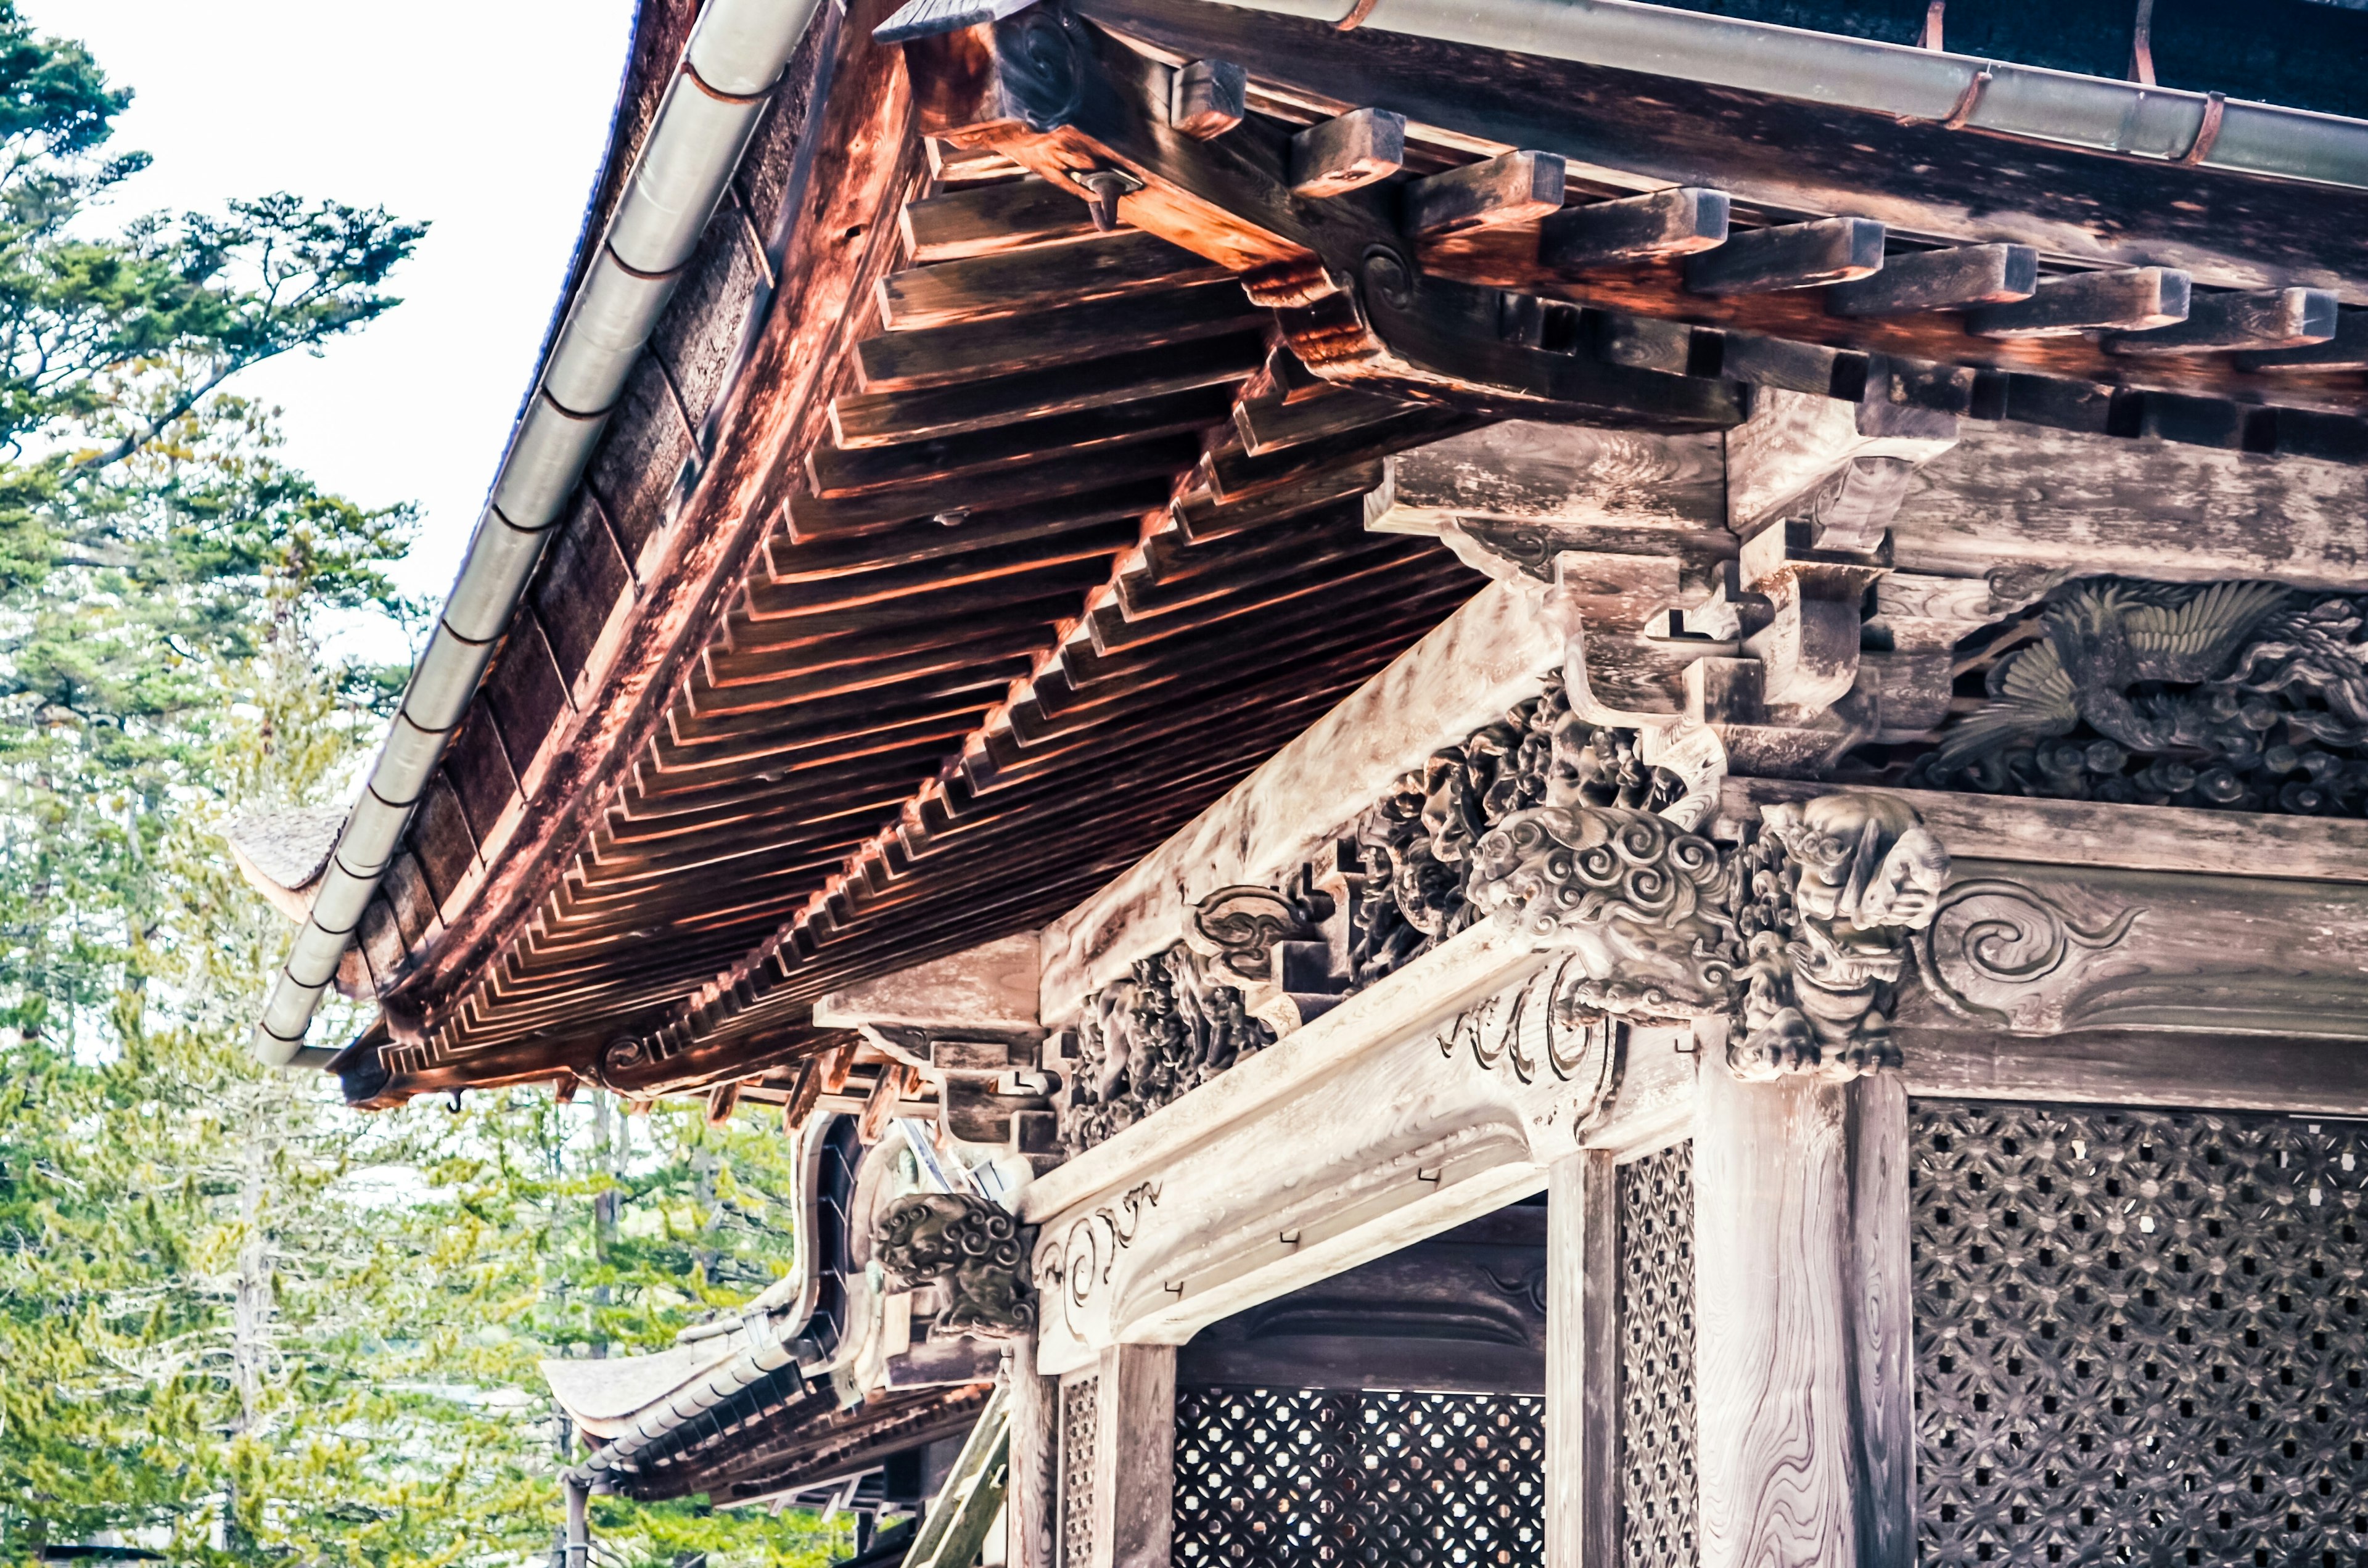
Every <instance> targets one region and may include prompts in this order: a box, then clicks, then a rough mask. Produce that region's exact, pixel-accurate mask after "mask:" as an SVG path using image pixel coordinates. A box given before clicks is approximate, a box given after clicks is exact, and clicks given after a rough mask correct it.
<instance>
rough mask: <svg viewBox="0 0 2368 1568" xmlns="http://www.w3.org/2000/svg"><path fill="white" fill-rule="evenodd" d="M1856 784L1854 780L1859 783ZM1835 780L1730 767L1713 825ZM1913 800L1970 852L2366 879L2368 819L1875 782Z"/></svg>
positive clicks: (2042, 860)
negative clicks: (1741, 772) (1740, 774)
mask: <svg viewBox="0 0 2368 1568" xmlns="http://www.w3.org/2000/svg"><path fill="white" fill-rule="evenodd" d="M1854 788H1855V786H1854ZM1831 791H1832V786H1831V785H1827V784H1818V783H1812V782H1805V781H1803V780H1798V779H1790V778H1737V777H1736V776H1734V775H1731V774H1730V775H1729V776H1728V777H1727V778H1725V779H1724V780H1723V781H1722V782H1721V783H1720V786H1719V807H1718V812H1717V816H1716V818H1715V819H1713V821H1714V824H1725V826H1718V825H1714V826H1713V833H1715V834H1722V835H1732V833H1733V832H1734V831H1736V828H1737V827H1739V825H1740V824H1745V823H1754V822H1757V821H1759V808H1760V807H1762V806H1765V805H1770V804H1774V803H1776V802H1778V801H1807V800H1814V799H1816V797H1817V796H1819V795H1823V794H1828V793H1830V792H1831ZM1870 792H1871V793H1877V794H1884V795H1895V796H1896V797H1898V798H1899V799H1900V800H1902V801H1906V802H1907V804H1909V805H1910V806H1912V807H1914V808H1915V810H1916V812H1917V814H1918V815H1919V816H1921V817H1922V818H1923V819H1924V824H1925V825H1926V826H1927V827H1929V828H1930V829H1931V830H1932V831H1933V832H1934V833H1935V834H1937V835H1940V838H1941V842H1942V843H1943V844H1946V845H1947V846H1949V852H1950V853H1951V854H1952V855H1954V856H1959V857H1962V858H1967V859H1981V860H2021V861H2030V862H2035V863H2039V864H2043V865H2056V866H2100V867H2107V866H2109V867H2122V868H2126V869H2131V870H2146V871H2193V872H2201V873H2204V874H2208V875H2213V876H2246V877H2269V878H2277V879H2287V878H2299V879H2303V880H2308V881H2342V882H2360V881H2368V823H2362V822H2358V821H2352V820H2349V819H2345V818H2340V817H2305V816H2276V815H2268V814H2261V813H2255V812H2212V811H2202V810H2196V809H2193V808H2189V807H2182V806H2122V805H2111V804H2106V803H2104V802H2100V801H2051V800H2041V799H2034V798H2026V797H2022V796H2017V795H1970V794H1952V793H1949V792H1946V791H1943V790H1870Z"/></svg>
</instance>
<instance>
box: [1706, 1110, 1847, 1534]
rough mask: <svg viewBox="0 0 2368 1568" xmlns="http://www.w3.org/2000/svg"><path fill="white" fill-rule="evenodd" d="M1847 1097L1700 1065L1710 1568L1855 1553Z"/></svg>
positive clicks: (1707, 1507) (1707, 1496) (1707, 1523)
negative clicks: (1743, 1078) (1748, 1079)
mask: <svg viewBox="0 0 2368 1568" xmlns="http://www.w3.org/2000/svg"><path fill="white" fill-rule="evenodd" d="M1848 1098H1849V1091H1848V1089H1847V1088H1846V1087H1845V1086H1844V1085H1839V1084H1821V1083H1777V1084H1744V1083H1739V1082H1737V1081H1736V1078H1735V1077H1734V1075H1733V1074H1730V1073H1728V1072H1727V1071H1726V1070H1725V1067H1724V1066H1723V1065H1718V1064H1706V1066H1705V1068H1704V1070H1703V1072H1702V1083H1701V1086H1700V1092H1699V1096H1698V1098H1697V1099H1696V1102H1695V1110H1694V1150H1693V1157H1694V1248H1693V1256H1694V1322H1695V1325H1696V1329H1695V1346H1696V1348H1695V1369H1696V1370H1695V1383H1694V1419H1695V1430H1696V1432H1697V1433H1698V1434H1699V1436H1698V1443H1699V1446H1700V1468H1699V1469H1698V1471H1696V1473H1697V1476H1698V1477H1699V1484H1700V1495H1701V1500H1702V1534H1701V1538H1700V1541H1701V1547H1700V1551H1701V1555H1700V1562H1701V1565H1702V1568H1791V1565H1798V1568H1810V1565H1812V1564H1816V1565H1821V1568H1822V1565H1825V1564H1831V1563H1839V1562H1862V1561H1867V1559H1865V1558H1863V1557H1862V1556H1861V1537H1860V1527H1859V1518H1860V1513H1861V1499H1860V1493H1861V1488H1862V1486H1863V1484H1864V1471H1863V1467H1862V1464H1861V1459H1860V1451H1859V1443H1858V1422H1857V1420H1856V1417H1855V1411H1856V1408H1857V1405H1858V1401H1859V1388H1858V1383H1857V1377H1856V1373H1855V1369H1854V1368H1853V1366H1852V1360H1853V1358H1852V1357H1851V1355H1850V1345H1851V1339H1852V1334H1853V1322H1852V1319H1853V1308H1852V1303H1850V1301H1848V1300H1847V1299H1846V1292H1847V1290H1848V1289H1849V1286H1850V1275H1849V1271H1848V1269H1847V1268H1846V1262H1847V1259H1848V1258H1849V1256H1850V1251H1851V1245H1852V1242H1853V1240H1854V1233H1855V1229H1856V1227H1855V1225H1854V1223H1853V1216H1852V1213H1851V1204H1850V1138H1849V1131H1848V1120H1849V1108H1848Z"/></svg>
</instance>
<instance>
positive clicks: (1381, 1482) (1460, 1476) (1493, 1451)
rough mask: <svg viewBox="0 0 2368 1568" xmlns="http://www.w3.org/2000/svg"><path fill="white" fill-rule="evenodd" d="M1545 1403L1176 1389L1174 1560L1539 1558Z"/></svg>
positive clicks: (1412, 1566)
mask: <svg viewBox="0 0 2368 1568" xmlns="http://www.w3.org/2000/svg"><path fill="white" fill-rule="evenodd" d="M1544 1458H1545V1404H1544V1402H1543V1401H1542V1400H1539V1399H1534V1398H1531V1397H1528V1396H1524V1395H1519V1394H1440V1393H1375V1392H1367V1393H1355V1392H1333V1391H1329V1390H1316V1389H1179V1390H1178V1391H1177V1394H1176V1492H1175V1497H1176V1502H1175V1510H1176V1511H1175V1529H1176V1534H1175V1547H1174V1562H1176V1563H1177V1565H1178V1568H1211V1565H1214V1564H1227V1565H1233V1564H1239V1565H1242V1568H1314V1565H1317V1564H1322V1565H1326V1568H1329V1565H1332V1564H1349V1563H1354V1564H1372V1565H1373V1568H1383V1565H1388V1568H1483V1565H1486V1568H1533V1565H1543V1562H1544V1561H1545V1552H1544V1538H1543V1531H1542V1518H1543V1506H1544V1497H1543V1474H1544V1468H1545V1467H1544Z"/></svg>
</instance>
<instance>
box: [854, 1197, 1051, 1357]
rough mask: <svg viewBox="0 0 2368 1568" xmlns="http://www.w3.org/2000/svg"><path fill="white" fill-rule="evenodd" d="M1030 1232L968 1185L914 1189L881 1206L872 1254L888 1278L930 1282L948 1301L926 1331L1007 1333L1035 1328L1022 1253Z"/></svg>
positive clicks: (1032, 1238)
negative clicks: (959, 1188) (965, 1188)
mask: <svg viewBox="0 0 2368 1568" xmlns="http://www.w3.org/2000/svg"><path fill="white" fill-rule="evenodd" d="M1035 1245H1036V1233H1035V1231H1034V1229H1033V1228H1032V1227H1027V1226H1022V1225H1021V1224H1020V1223H1019V1220H1018V1219H1017V1218H1016V1217H1015V1216H1013V1215H1012V1213H1011V1212H1010V1211H1009V1210H1006V1209H1002V1208H999V1207H997V1206H996V1205H995V1204H993V1203H990V1202H988V1201H987V1200H986V1199H984V1198H980V1197H978V1196H976V1195H975V1194H973V1193H953V1192H916V1193H909V1194H907V1195H905V1197H903V1198H900V1199H896V1201H895V1202H894V1203H892V1204H890V1205H889V1206H888V1208H887V1209H886V1210H884V1211H883V1212H882V1214H881V1216H880V1222H879V1225H878V1227H877V1229H876V1230H875V1231H874V1233H873V1238H872V1256H874V1257H875V1258H877V1259H878V1260H879V1262H880V1267H882V1269H883V1270H884V1271H885V1272H886V1273H887V1275H888V1277H889V1279H890V1281H891V1283H893V1284H895V1285H898V1286H900V1287H903V1288H905V1289H907V1290H913V1289H917V1288H919V1287H921V1286H924V1285H931V1284H934V1285H937V1286H939V1287H940V1289H941V1290H943V1291H944V1292H945V1294H946V1299H947V1305H946V1306H945V1308H944V1310H943V1311H941V1312H939V1314H938V1316H937V1319H936V1321H935V1322H934V1323H933V1324H930V1327H929V1337H930V1338H932V1339H950V1338H953V1337H955V1336H957V1335H973V1336H975V1337H981V1338H1013V1337H1019V1336H1022V1335H1029V1334H1032V1333H1033V1332H1035V1328H1036V1296H1035V1291H1034V1290H1032V1289H1031V1288H1030V1284H1029V1279H1028V1275H1029V1268H1028V1259H1029V1256H1030V1254H1031V1253H1033V1252H1034V1250H1035Z"/></svg>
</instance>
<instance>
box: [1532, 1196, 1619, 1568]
mask: <svg viewBox="0 0 2368 1568" xmlns="http://www.w3.org/2000/svg"><path fill="white" fill-rule="evenodd" d="M1619 1191H1620V1189H1619V1177H1618V1174H1617V1172H1616V1171H1615V1170H1614V1169H1613V1166H1612V1154H1611V1151H1610V1150H1587V1151H1584V1152H1582V1153H1577V1154H1573V1155H1571V1156H1570V1157H1569V1158H1567V1159H1565V1160H1562V1161H1559V1162H1557V1163H1556V1164H1555V1165H1553V1166H1552V1167H1551V1168H1550V1169H1549V1170H1548V1171H1547V1173H1546V1498H1545V1530H1546V1541H1545V1545H1546V1568H1616V1564H1617V1563H1618V1562H1619V1561H1620V1199H1619Z"/></svg>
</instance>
